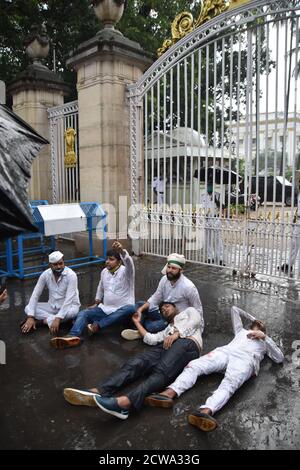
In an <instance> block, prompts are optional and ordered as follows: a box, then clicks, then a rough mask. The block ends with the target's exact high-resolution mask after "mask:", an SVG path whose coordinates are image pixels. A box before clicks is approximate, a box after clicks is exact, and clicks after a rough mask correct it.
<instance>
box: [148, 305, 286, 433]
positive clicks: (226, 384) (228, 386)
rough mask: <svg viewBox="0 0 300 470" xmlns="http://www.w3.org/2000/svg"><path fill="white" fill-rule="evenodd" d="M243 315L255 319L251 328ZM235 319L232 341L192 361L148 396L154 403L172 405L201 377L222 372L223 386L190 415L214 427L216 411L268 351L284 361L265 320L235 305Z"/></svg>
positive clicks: (191, 420)
mask: <svg viewBox="0 0 300 470" xmlns="http://www.w3.org/2000/svg"><path fill="white" fill-rule="evenodd" d="M241 316H243V317H245V318H246V319H249V320H250V321H251V322H252V323H251V325H250V330H246V329H245V328H243V323H242V320H241ZM231 319H232V325H233V331H234V334H235V338H234V339H233V340H232V341H231V343H229V344H227V345H226V346H222V347H220V348H217V349H215V350H214V351H211V352H210V353H208V354H206V355H205V356H202V357H200V358H199V359H196V360H194V361H192V362H190V363H189V364H188V365H187V366H186V367H185V369H184V370H183V372H182V374H180V375H179V377H177V379H176V380H175V382H174V383H173V384H172V385H170V386H169V387H168V388H167V389H166V390H165V391H163V392H162V393H160V394H156V395H152V396H150V397H148V398H147V400H148V403H149V404H150V405H152V406H160V407H163V408H168V407H171V406H173V398H175V397H179V396H180V395H182V393H184V392H185V391H186V390H189V389H190V388H191V387H193V385H194V384H195V383H196V381H197V379H198V377H200V376H201V375H208V374H213V373H215V372H222V373H224V374H225V377H224V379H223V380H222V382H221V384H220V386H219V388H218V389H217V390H216V391H215V392H214V393H213V394H212V396H210V397H209V398H208V400H207V401H206V403H205V404H204V405H201V406H200V408H199V409H198V410H196V411H195V412H194V413H192V414H190V415H189V416H188V421H189V423H190V424H192V425H194V426H196V427H198V428H199V429H201V430H202V431H213V430H214V429H216V427H217V426H218V423H217V421H216V419H215V418H213V417H212V415H213V414H215V413H216V412H217V411H219V410H220V409H221V408H222V407H223V406H224V405H225V404H226V403H227V402H228V400H229V399H230V397H231V396H232V395H233V394H234V393H235V392H236V390H238V388H239V387H241V386H242V385H243V383H244V382H246V380H248V379H249V378H250V377H251V376H252V375H253V374H255V375H258V373H259V368H260V362H261V361H262V360H263V358H264V356H265V354H267V355H268V356H269V357H270V358H271V359H272V360H273V361H274V362H276V363H281V362H283V360H284V356H283V354H282V352H281V351H280V349H279V348H278V347H277V346H276V344H275V343H274V341H273V340H272V339H271V338H269V337H268V336H267V335H266V328H265V325H264V324H263V322H261V321H260V320H256V319H255V318H254V317H253V316H252V315H250V314H249V313H247V312H245V311H244V310H241V309H240V308H237V307H232V309H231Z"/></svg>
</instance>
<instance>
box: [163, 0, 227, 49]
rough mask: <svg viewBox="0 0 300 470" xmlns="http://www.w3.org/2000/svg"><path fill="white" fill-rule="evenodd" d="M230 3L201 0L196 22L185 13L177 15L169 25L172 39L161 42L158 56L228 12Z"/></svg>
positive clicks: (223, 0)
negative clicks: (204, 24)
mask: <svg viewBox="0 0 300 470" xmlns="http://www.w3.org/2000/svg"><path fill="white" fill-rule="evenodd" d="M232 1H234V0H202V1H201V11H200V15H199V17H198V18H197V20H194V17H193V15H192V14H191V13H190V12H187V11H184V12H183V13H180V14H179V15H177V16H176V18H175V20H174V21H173V23H172V25H171V31H172V39H166V40H165V41H164V42H163V45H162V47H161V48H160V49H158V50H157V54H158V56H161V55H162V54H164V53H165V52H166V51H167V50H168V49H169V48H170V47H171V46H173V44H175V43H176V42H177V41H179V39H181V38H183V37H185V36H186V35H187V34H189V33H190V32H191V31H193V30H194V29H196V28H198V27H199V26H201V25H202V24H203V23H205V22H206V21H209V20H211V19H212V18H214V17H215V16H217V15H220V14H221V13H223V12H224V11H226V10H228V8H229V6H230V3H231V2H232Z"/></svg>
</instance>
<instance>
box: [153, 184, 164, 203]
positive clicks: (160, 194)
mask: <svg viewBox="0 0 300 470" xmlns="http://www.w3.org/2000/svg"><path fill="white" fill-rule="evenodd" d="M152 188H153V189H155V190H156V192H157V202H158V204H163V203H164V193H165V181H164V179H158V178H154V180H153V184H152Z"/></svg>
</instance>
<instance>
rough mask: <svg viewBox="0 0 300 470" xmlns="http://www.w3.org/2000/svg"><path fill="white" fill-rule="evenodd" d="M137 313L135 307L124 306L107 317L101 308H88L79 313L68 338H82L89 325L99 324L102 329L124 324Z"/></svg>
mask: <svg viewBox="0 0 300 470" xmlns="http://www.w3.org/2000/svg"><path fill="white" fill-rule="evenodd" d="M134 313H135V305H123V307H120V308H118V310H115V311H114V312H112V313H110V314H109V315H106V313H104V312H103V310H102V309H101V308H99V307H94V308H88V309H87V310H82V311H81V312H79V313H78V316H77V318H76V321H75V323H74V325H73V327H72V329H71V331H70V332H69V333H68V336H82V333H83V331H84V329H85V327H86V326H87V325H88V324H89V323H97V324H98V325H99V327H100V328H106V327H107V326H110V325H114V324H115V323H122V322H123V321H124V320H127V319H129V318H131V316H132V315H133V314H134Z"/></svg>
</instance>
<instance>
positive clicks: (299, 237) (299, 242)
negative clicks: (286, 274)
mask: <svg viewBox="0 0 300 470" xmlns="http://www.w3.org/2000/svg"><path fill="white" fill-rule="evenodd" d="M299 248H300V192H299V193H298V207H297V221H296V225H295V226H294V231H293V239H292V244H291V251H290V257H289V262H288V264H289V265H290V266H294V264H295V262H296V259H297V256H298V252H299Z"/></svg>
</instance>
